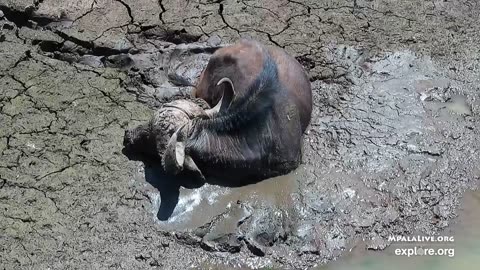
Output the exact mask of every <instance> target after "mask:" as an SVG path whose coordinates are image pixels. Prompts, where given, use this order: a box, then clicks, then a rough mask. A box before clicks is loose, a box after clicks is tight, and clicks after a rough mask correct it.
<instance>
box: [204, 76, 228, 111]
mask: <svg viewBox="0 0 480 270" xmlns="http://www.w3.org/2000/svg"><path fill="white" fill-rule="evenodd" d="M222 83H228V84H229V86H227V87H226V88H225V90H224V91H223V93H222V98H220V100H219V101H218V103H217V105H215V107H213V108H211V109H209V110H205V113H206V114H207V115H208V116H213V115H215V114H217V113H219V112H220V111H225V110H227V109H228V107H229V106H230V104H231V103H232V100H233V98H234V97H235V87H234V86H233V82H232V80H231V79H230V78H228V77H223V78H221V79H220V80H219V81H218V83H217V86H218V85H220V84H222Z"/></svg>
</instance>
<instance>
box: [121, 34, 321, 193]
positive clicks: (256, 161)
mask: <svg viewBox="0 0 480 270" xmlns="http://www.w3.org/2000/svg"><path fill="white" fill-rule="evenodd" d="M193 96H194V97H195V98H200V99H203V100H205V101H206V102H207V103H208V104H209V105H210V107H211V108H210V109H206V110H203V111H198V110H195V111H196V113H194V114H190V116H188V117H184V118H183V119H184V121H174V122H175V123H174V124H173V125H170V124H169V126H171V127H174V129H176V131H174V132H172V130H173V129H172V128H169V129H168V132H166V131H162V124H161V123H160V122H161V121H158V120H159V119H158V118H159V117H162V115H160V114H158V113H157V114H156V116H157V119H156V120H155V121H153V120H152V121H151V122H150V123H149V124H148V125H147V126H145V125H144V126H140V127H137V128H136V129H133V130H131V131H127V132H126V134H125V140H124V145H125V148H130V149H131V148H132V147H133V148H136V147H138V146H137V145H143V146H142V147H141V148H145V149H149V150H148V151H147V152H148V153H149V154H150V155H152V156H154V157H155V158H157V159H158V160H160V159H161V163H162V167H163V169H164V171H165V172H167V173H168V174H171V175H179V176H185V175H188V176H189V177H192V178H194V181H195V183H197V184H198V186H200V185H202V184H203V183H205V182H208V183H211V184H217V185H224V186H242V185H246V184H251V183H255V182H258V181H261V180H263V179H266V178H270V177H275V176H279V175H282V174H286V173H288V172H290V171H292V170H294V169H295V168H297V167H298V165H299V164H300V162H301V159H302V141H303V133H304V131H305V129H306V128H307V126H308V124H309V122H310V117H311V110H312V97H311V96H312V93H311V86H310V82H309V80H308V78H307V76H306V73H305V71H304V70H303V68H302V66H301V65H300V64H299V63H298V62H297V61H296V60H295V58H293V57H291V56H289V55H288V54H287V53H286V52H284V51H283V50H281V49H279V48H270V47H266V46H264V45H262V44H260V43H258V42H256V41H254V40H246V39H244V40H241V41H240V42H238V43H236V44H233V45H231V46H227V47H224V48H221V49H219V50H217V51H216V52H215V53H214V54H213V55H212V57H211V59H210V60H209V63H208V65H207V67H206V68H205V70H204V71H203V72H202V74H201V76H200V79H199V81H198V84H197V86H196V89H195V91H194V93H193ZM212 107H213V108H212ZM170 113H172V111H170ZM163 117H165V114H163ZM154 118H155V117H154ZM155 125H158V127H155ZM159 127H160V128H159ZM151 133H153V134H151ZM142 134H143V135H142ZM142 136H143V139H140V140H139V138H140V137H142ZM166 138H168V143H165V140H166ZM140 141H143V142H142V143H140ZM147 145H148V146H147Z"/></svg>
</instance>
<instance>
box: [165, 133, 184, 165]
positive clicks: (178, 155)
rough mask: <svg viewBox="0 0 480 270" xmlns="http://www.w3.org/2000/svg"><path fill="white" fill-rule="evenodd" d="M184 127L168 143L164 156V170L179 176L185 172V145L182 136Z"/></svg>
mask: <svg viewBox="0 0 480 270" xmlns="http://www.w3.org/2000/svg"><path fill="white" fill-rule="evenodd" d="M183 128H184V126H182V127H180V128H179V129H178V130H177V131H175V133H173V135H172V137H171V138H170V140H169V141H168V144H167V148H166V149H165V153H164V154H163V156H162V165H163V169H164V170H165V171H166V172H168V173H171V174H174V175H176V174H178V173H179V172H181V171H182V170H183V166H184V163H185V143H184V142H183V138H184V136H182V132H183Z"/></svg>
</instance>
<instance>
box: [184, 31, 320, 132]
mask: <svg viewBox="0 0 480 270" xmlns="http://www.w3.org/2000/svg"><path fill="white" fill-rule="evenodd" d="M266 52H268V53H270V55H271V56H272V58H273V59H274V61H275V63H276V65H277V68H278V76H279V80H280V83H281V84H282V86H283V87H285V88H286V89H287V91H288V94H289V98H291V99H293V101H294V104H295V106H296V109H297V110H298V112H299V115H300V122H301V126H302V132H304V131H305V129H306V128H307V126H308V124H309V123H310V117H311V112H312V90H311V85H310V81H309V80H308V77H307V75H306V73H305V70H304V69H303V67H302V66H301V65H300V63H298V61H297V60H296V59H295V58H293V57H292V56H290V55H289V54H287V53H286V52H285V51H284V50H283V49H280V48H276V47H265V46H264V45H262V44H261V43H259V42H257V41H254V40H250V39H242V40H240V41H239V42H238V43H235V44H233V45H231V46H228V47H224V48H222V49H219V50H217V51H216V52H215V53H214V54H213V55H212V57H211V59H210V62H209V64H208V65H207V67H206V68H205V70H204V71H203V72H202V74H201V76H200V78H199V80H198V83H197V87H196V89H195V91H194V92H193V96H194V97H197V98H202V99H204V100H205V101H207V103H208V104H209V105H210V106H214V105H215V104H216V103H217V102H218V101H219V99H220V97H221V94H222V93H223V90H224V89H223V87H225V85H220V86H217V85H216V83H217V82H218V80H220V79H221V78H222V77H229V78H230V79H231V80H232V81H233V84H234V85H235V91H236V95H237V96H242V94H243V93H244V92H245V90H246V89H247V88H248V86H249V85H251V84H252V82H253V81H254V80H255V78H256V77H257V76H258V74H260V72H261V70H262V67H263V61H264V58H265V53H266Z"/></svg>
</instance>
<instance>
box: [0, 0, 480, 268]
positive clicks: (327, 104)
mask: <svg viewBox="0 0 480 270" xmlns="http://www.w3.org/2000/svg"><path fill="white" fill-rule="evenodd" d="M479 10H480V2H478V1H460V0H449V1H444V0H441V1H437V0H432V1H416V0H415V1H414V0H411V1H406V0H405V1H396V0H395V1H394V0H389V1H382V0H379V1H376V0H368V1H367V0H358V1H342V0H340V1H327V0H323V1H319V0H312V1H308V0H306V1H301V0H297V1H293V0H286V1H284V0H280V1H261V2H260V1H247V0H240V1H229V0H226V1H208V0H207V1H167V0H160V1H151V0H136V1H133V0H81V1H63V0H43V1H42V0H36V1H29V0H16V1H13V0H0V268H2V269H3V268H4V269H77V268H78V269H85V268H87V269H107V268H113V269H146V268H150V267H151V268H159V269H186V268H208V267H216V266H217V267H220V268H228V267H244V268H249V267H250V268H261V267H268V268H288V269H293V268H308V267H314V266H316V265H321V264H325V263H328V262H329V261H331V260H334V259H336V258H338V257H340V256H341V255H343V254H345V253H348V251H349V250H350V249H351V248H352V247H354V246H355V245H357V243H358V242H359V241H361V242H362V243H365V244H366V246H367V248H369V249H372V250H381V249H384V248H385V247H386V246H387V245H388V244H389V243H388V241H387V238H388V236H389V235H392V234H402V235H408V234H434V233H438V232H441V231H442V229H444V228H446V227H447V226H448V225H449V224H451V223H452V221H454V220H455V217H456V209H457V208H458V206H459V202H460V200H461V198H462V196H463V194H464V193H465V192H466V191H468V190H471V189H476V188H478V186H479V181H480V180H479V177H480V160H479V152H478V151H479V146H480V141H479V130H480V126H479V112H480V91H479V85H480V84H479V80H480V70H479V68H480V59H479V58H480V52H479V49H478V44H479V43H480V34H479V33H480V26H479V24H478V21H479V20H480V12H479ZM243 36H249V37H253V38H256V39H258V40H260V41H263V42H265V43H267V44H271V45H276V46H280V47H283V48H285V49H286V50H287V51H288V52H289V53H291V54H292V55H294V56H295V57H297V59H298V60H299V61H300V62H301V63H302V64H303V65H304V66H305V68H306V70H307V71H308V73H309V76H310V79H311V81H312V86H313V93H314V112H313V116H312V123H311V126H310V127H309V129H308V131H307V133H306V136H305V141H304V164H302V166H301V167H300V168H298V170H296V171H295V172H294V173H292V174H290V175H288V176H284V177H280V178H277V179H270V180H267V181H264V182H262V183H260V184H258V185H252V186H247V187H242V188H238V189H226V188H220V187H215V186H204V187H202V188H200V189H197V190H185V189H182V190H180V191H178V190H177V191H172V192H180V195H179V198H178V204H177V205H176V207H175V209H174V210H173V213H172V215H171V217H170V219H168V220H166V221H160V220H159V219H157V211H159V208H160V210H161V209H162V206H160V205H161V204H162V199H161V196H160V195H159V190H157V189H156V188H155V186H156V185H155V184H153V185H152V184H150V183H148V182H146V181H145V178H149V177H148V176H149V175H151V173H150V172H151V170H152V169H149V168H147V169H144V168H143V166H142V163H140V162H135V161H129V160H128V159H126V158H125V157H124V156H123V155H122V154H121V147H122V139H123V132H124V129H125V128H127V127H131V126H134V125H136V124H138V123H140V122H142V121H145V120H146V119H148V118H149V117H150V115H151V114H152V110H153V109H155V108H157V107H158V106H159V105H160V104H161V103H162V102H165V101H166V100H171V99H173V98H177V97H182V96H185V95H188V93H189V91H191V88H189V87H187V86H186V85H188V84H189V83H192V82H194V81H195V79H196V77H197V76H198V74H199V71H200V70H201V69H202V67H203V66H204V65H205V63H206V62H207V61H208V57H209V55H210V54H211V53H212V52H213V51H214V50H215V48H216V47H217V46H219V45H222V44H228V43H231V42H234V41H235V40H237V39H238V38H239V37H243ZM179 44H184V45H179ZM153 174H154V173H153ZM147 180H148V179H147ZM157 180H158V179H157ZM152 183H155V181H153V182H152ZM163 200H165V198H164V199H163Z"/></svg>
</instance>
